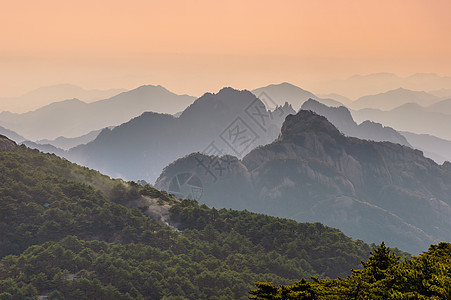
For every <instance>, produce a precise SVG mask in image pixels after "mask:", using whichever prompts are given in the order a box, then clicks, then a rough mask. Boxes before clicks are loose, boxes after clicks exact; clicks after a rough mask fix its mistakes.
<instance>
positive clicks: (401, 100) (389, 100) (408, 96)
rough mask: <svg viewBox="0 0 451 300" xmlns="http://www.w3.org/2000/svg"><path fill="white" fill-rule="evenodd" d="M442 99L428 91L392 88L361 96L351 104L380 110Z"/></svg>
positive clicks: (424, 103) (428, 103)
mask: <svg viewBox="0 0 451 300" xmlns="http://www.w3.org/2000/svg"><path fill="white" fill-rule="evenodd" d="M439 100H440V98H439V97H437V96H434V95H431V94H428V93H426V92H420V91H411V90H406V89H403V88H398V89H395V90H390V91H387V92H384V93H380V94H376V95H368V96H363V97H360V98H359V99H357V100H355V101H354V102H352V103H350V104H349V106H350V107H351V108H352V109H355V110H358V109H363V108H375V109H379V110H391V109H394V108H396V107H399V106H401V105H403V104H406V103H416V104H419V105H422V106H429V105H432V104H434V103H436V102H438V101H439Z"/></svg>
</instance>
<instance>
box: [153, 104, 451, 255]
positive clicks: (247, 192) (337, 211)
mask: <svg viewBox="0 0 451 300" xmlns="http://www.w3.org/2000/svg"><path fill="white" fill-rule="evenodd" d="M222 160H223V158H214V157H209V156H205V155H202V154H193V155H190V156H187V157H185V158H183V159H179V160H177V161H176V162H174V163H173V164H171V165H169V166H168V167H167V168H166V169H165V170H164V172H163V173H162V174H161V176H160V177H159V179H158V180H157V182H156V186H157V187H158V188H161V189H166V190H167V189H168V187H169V183H170V182H171V181H172V180H173V178H174V176H177V174H183V173H189V174H193V175H194V176H197V177H198V178H199V180H200V181H201V182H202V189H203V194H202V196H201V197H200V199H199V200H200V201H201V202H204V203H207V204H209V205H212V206H215V207H233V208H239V209H249V210H252V211H257V212H263V213H267V214H270V215H274V216H281V217H288V218H293V219H295V220H298V221H300V220H303V221H319V222H324V223H325V224H328V225H330V226H335V227H338V228H340V229H341V230H343V231H344V232H345V233H347V234H349V235H351V236H352V237H354V238H359V239H363V240H367V241H368V240H371V241H381V240H385V241H389V242H390V243H393V244H394V245H396V246H398V247H401V248H403V249H407V250H409V251H411V252H412V253H419V252H421V251H423V250H425V249H426V248H427V246H428V244H430V243H431V242H434V241H437V240H449V239H450V238H451V236H450V233H449V230H447V229H448V228H449V226H450V225H451V221H450V220H451V208H450V205H451V198H450V196H449V195H450V192H451V172H450V170H449V168H447V167H446V165H442V166H439V165H437V164H436V163H434V162H433V161H432V160H430V159H427V158H425V157H424V156H423V153H422V152H421V151H419V150H414V149H411V148H410V147H407V146H403V145H399V144H394V143H390V142H373V141H366V140H360V139H357V138H353V137H345V136H344V135H343V134H341V133H340V131H339V130H338V129H337V128H336V127H335V126H334V125H332V124H331V123H330V122H329V121H328V120H327V119H326V118H325V117H322V116H319V115H317V114H315V113H313V112H311V111H306V110H301V111H299V112H298V113H297V114H296V115H289V116H287V118H286V120H285V122H284V123H283V126H282V130H281V134H280V135H279V138H278V139H277V140H276V141H274V142H273V143H271V144H268V145H266V146H261V147H258V148H256V149H254V150H253V151H251V152H250V153H249V154H247V155H246V156H245V157H244V158H243V159H242V160H236V159H235V160H233V159H225V161H227V163H228V164H229V167H226V165H224V166H223V167H224V168H225V169H226V171H224V172H223V174H222V175H221V176H219V174H217V176H216V179H217V180H213V178H212V176H210V174H208V173H207V171H206V169H205V168H203V167H200V166H199V161H205V162H213V163H214V162H216V165H217V164H221V163H222ZM204 165H206V164H204ZM210 166H211V168H210V169H209V170H210V171H212V172H213V170H215V168H214V165H210ZM216 169H217V168H216ZM169 192H170V191H169Z"/></svg>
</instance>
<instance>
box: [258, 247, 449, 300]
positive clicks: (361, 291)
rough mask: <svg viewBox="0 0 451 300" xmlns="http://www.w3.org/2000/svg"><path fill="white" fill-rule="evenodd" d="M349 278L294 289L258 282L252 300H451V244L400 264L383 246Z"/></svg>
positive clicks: (303, 283)
mask: <svg viewBox="0 0 451 300" xmlns="http://www.w3.org/2000/svg"><path fill="white" fill-rule="evenodd" d="M362 264H363V268H362V269H360V270H353V271H352V274H351V275H350V276H348V277H347V278H344V279H342V278H338V279H318V278H315V277H313V278H312V279H313V280H312V281H307V280H306V279H305V278H303V279H301V280H300V281H298V282H296V283H295V284H293V285H279V286H278V285H275V284H273V283H268V282H266V283H265V282H257V283H256V286H257V289H253V290H251V291H250V292H249V293H250V294H251V296H250V299H256V300H263V299H286V300H290V299H310V300H314V299H318V300H321V299H437V300H438V299H451V244H450V243H440V244H438V245H432V246H431V247H430V248H429V251H427V252H424V253H423V254H421V255H420V256H418V257H415V258H413V259H410V260H404V261H401V260H400V257H399V256H397V255H395V254H394V253H391V252H390V251H389V249H388V248H387V247H386V246H385V245H384V243H382V244H381V245H380V246H379V247H378V248H377V249H376V250H374V252H372V253H371V256H370V258H369V259H368V261H367V262H363V263H362Z"/></svg>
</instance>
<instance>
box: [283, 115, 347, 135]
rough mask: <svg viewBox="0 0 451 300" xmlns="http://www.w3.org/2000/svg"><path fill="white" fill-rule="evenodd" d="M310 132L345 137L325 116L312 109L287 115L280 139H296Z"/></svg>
mask: <svg viewBox="0 0 451 300" xmlns="http://www.w3.org/2000/svg"><path fill="white" fill-rule="evenodd" d="M310 134H314V135H318V136H319V135H328V136H331V137H339V136H341V137H343V135H342V134H341V133H340V131H339V130H338V129H337V128H336V127H335V126H334V125H332V123H330V122H329V121H328V120H327V119H326V118H325V117H323V116H320V115H318V114H316V113H314V112H313V111H310V110H300V111H299V112H298V113H297V114H296V115H289V116H287V118H286V119H285V122H284V123H283V125H282V129H281V134H280V137H279V141H294V140H297V139H298V138H299V137H303V136H306V135H310Z"/></svg>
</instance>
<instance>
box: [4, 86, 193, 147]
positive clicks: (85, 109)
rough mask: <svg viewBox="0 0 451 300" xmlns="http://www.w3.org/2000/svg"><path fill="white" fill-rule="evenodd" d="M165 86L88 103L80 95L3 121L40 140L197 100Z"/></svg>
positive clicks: (177, 108)
mask: <svg viewBox="0 0 451 300" xmlns="http://www.w3.org/2000/svg"><path fill="white" fill-rule="evenodd" d="M194 99H195V98H194V97H191V96H187V95H176V94H174V93H171V92H170V91H168V90H166V89H165V88H163V87H162V86H151V85H146V86H141V87H139V88H136V89H134V90H131V91H128V92H124V93H121V94H119V95H116V96H114V97H111V98H108V99H104V100H99V101H96V102H92V103H85V102H83V101H80V100H78V99H72V100H66V101H61V102H56V103H52V104H49V105H47V106H45V107H42V108H40V109H37V110H35V111H31V112H28V113H23V114H13V113H9V112H3V113H0V125H2V126H5V127H6V128H10V129H11V130H14V131H16V132H18V133H19V134H21V135H23V136H25V137H26V138H27V139H29V140H32V141H36V140H41V139H55V138H57V137H60V136H64V137H67V138H71V137H78V136H81V135H84V134H87V133H89V132H91V131H93V130H99V129H102V128H105V127H107V126H115V125H119V124H122V123H124V122H127V121H129V120H130V119H131V118H133V117H136V116H139V115H141V114H142V113H143V112H146V111H154V112H162V113H176V112H178V111H180V110H182V109H184V108H186V107H187V106H188V105H189V104H191V103H192V102H193V101H194Z"/></svg>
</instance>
